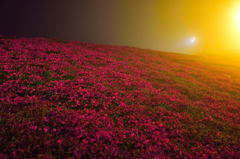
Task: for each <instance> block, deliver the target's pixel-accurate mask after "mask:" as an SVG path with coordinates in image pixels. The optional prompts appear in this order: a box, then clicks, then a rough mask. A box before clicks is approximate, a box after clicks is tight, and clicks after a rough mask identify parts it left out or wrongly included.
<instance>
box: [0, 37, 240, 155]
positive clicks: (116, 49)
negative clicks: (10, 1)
mask: <svg viewBox="0 0 240 159" xmlns="http://www.w3.org/2000/svg"><path fill="white" fill-rule="evenodd" d="M0 64H1V65H0V125H1V126H0V158H2V159H5V158H6V159H7V158H46V159H54V158H69V159H70V158H211V157H212V158H224V157H225V158H238V157H239V156H240V144H239V143H240V73H239V67H240V66H239V67H238V66H231V65H225V64H222V65H221V64H219V63H218V64H214V63H210V62H207V61H206V60H204V59H201V58H200V57H197V56H190V55H181V54H173V53H164V52H159V51H153V50H144V49H138V48H131V47H123V46H121V47H120V46H107V45H97V44H89V43H82V42H74V41H57V40H50V39H45V38H32V39H30V38H29V39H28V38H18V39H15V38H6V37H1V38H0Z"/></svg>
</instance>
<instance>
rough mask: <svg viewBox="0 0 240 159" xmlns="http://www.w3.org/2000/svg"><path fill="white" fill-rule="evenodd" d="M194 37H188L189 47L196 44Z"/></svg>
mask: <svg viewBox="0 0 240 159" xmlns="http://www.w3.org/2000/svg"><path fill="white" fill-rule="evenodd" d="M196 40H197V39H196V37H195V36H193V37H190V38H189V39H188V43H189V44H191V45H193V44H195V43H196Z"/></svg>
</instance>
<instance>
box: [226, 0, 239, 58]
mask: <svg viewBox="0 0 240 159" xmlns="http://www.w3.org/2000/svg"><path fill="white" fill-rule="evenodd" d="M224 14H225V19H222V24H224V25H223V26H222V27H224V26H225V33H224V34H223V35H225V36H224V37H223V38H224V43H223V45H225V46H226V47H227V48H229V49H228V50H227V51H230V52H231V53H234V54H237V55H240V1H234V2H232V3H229V5H228V6H226V12H225V13H224Z"/></svg>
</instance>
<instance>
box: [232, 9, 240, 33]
mask: <svg viewBox="0 0 240 159" xmlns="http://www.w3.org/2000/svg"><path fill="white" fill-rule="evenodd" d="M233 20H234V23H235V25H236V29H237V30H238V32H239V31H240V6H238V7H236V9H235V13H234V17H233Z"/></svg>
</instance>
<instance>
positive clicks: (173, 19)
mask: <svg viewBox="0 0 240 159" xmlns="http://www.w3.org/2000/svg"><path fill="white" fill-rule="evenodd" d="M235 1H236V2H237V0H232V1H231V3H230V1H224V0H211V1H209V0H201V1H200V0H199V1H197V0H196V1H193V0H181V1H179V0H3V1H1V4H0V20H1V23H0V34H1V35H11V36H17V37H49V38H57V39H62V40H78V41H85V42H93V43H103V44H116V45H128V46H136V47H140V48H150V49H158V50H164V51H174V52H185V53H194V52H216V51H218V52H219V51H228V50H231V49H232V51H236V50H240V47H239V45H238V43H237V41H239V40H238V39H240V35H239V38H238V37H236V32H233V31H232V32H231V33H230V34H229V30H234V29H232V28H233V27H232V26H234V24H233V23H231V24H232V26H231V28H230V27H228V26H227V25H225V24H230V21H229V22H228V23H225V20H227V19H229V17H227V18H226V16H225V15H229V14H228V13H227V12H229V11H228V8H230V9H231V8H234V7H232V6H234V5H236V4H238V3H233V2H235ZM239 6H240V4H239ZM229 13H230V12H229ZM224 14H225V15H224ZM224 16H225V17H224ZM229 16H230V15H229ZM224 18H225V19H224ZM230 19H231V18H230ZM223 22H224V23H223ZM229 26H230V25H229ZM239 26H240V25H239ZM229 28H230V29H229ZM237 29H238V28H237ZM235 30H236V29H235ZM233 38H234V40H233ZM226 39H228V40H226ZM234 41H236V42H235V43H234Z"/></svg>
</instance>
